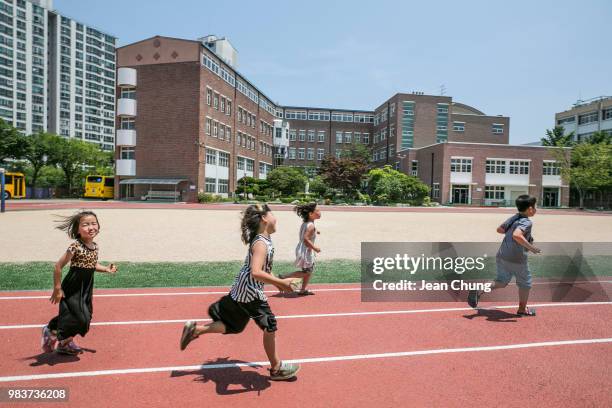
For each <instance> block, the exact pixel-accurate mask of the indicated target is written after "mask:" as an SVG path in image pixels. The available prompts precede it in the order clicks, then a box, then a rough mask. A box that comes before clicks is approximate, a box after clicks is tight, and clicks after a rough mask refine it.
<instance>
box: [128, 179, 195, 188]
mask: <svg viewBox="0 0 612 408" xmlns="http://www.w3.org/2000/svg"><path fill="white" fill-rule="evenodd" d="M183 181H189V180H187V179H171V178H146V179H143V178H133V179H126V180H121V181H120V182H119V184H148V185H152V184H155V185H173V186H176V185H177V184H179V183H182V182H183Z"/></svg>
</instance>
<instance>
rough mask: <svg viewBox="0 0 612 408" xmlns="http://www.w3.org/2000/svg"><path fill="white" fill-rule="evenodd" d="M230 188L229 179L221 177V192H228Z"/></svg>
mask: <svg viewBox="0 0 612 408" xmlns="http://www.w3.org/2000/svg"><path fill="white" fill-rule="evenodd" d="M228 190H229V180H226V179H219V194H226V193H227V192H228Z"/></svg>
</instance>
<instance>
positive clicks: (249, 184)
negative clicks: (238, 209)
mask: <svg viewBox="0 0 612 408" xmlns="http://www.w3.org/2000/svg"><path fill="white" fill-rule="evenodd" d="M245 186H246V192H247V194H253V195H258V194H263V193H264V192H265V191H266V189H267V188H268V181H267V180H261V179H256V178H254V177H242V178H241V179H240V180H238V181H237V182H236V193H237V194H244V191H245Z"/></svg>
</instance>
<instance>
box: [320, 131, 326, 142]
mask: <svg viewBox="0 0 612 408" xmlns="http://www.w3.org/2000/svg"><path fill="white" fill-rule="evenodd" d="M323 142H325V132H321V131H319V143H323Z"/></svg>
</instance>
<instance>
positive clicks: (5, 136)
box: [0, 119, 28, 163]
mask: <svg viewBox="0 0 612 408" xmlns="http://www.w3.org/2000/svg"><path fill="white" fill-rule="evenodd" d="M27 148H28V143H27V140H26V137H25V136H24V135H22V134H21V133H19V131H18V130H17V129H15V128H14V127H12V126H11V125H9V124H8V123H6V122H5V121H4V120H2V119H0V163H2V162H3V161H4V160H5V159H15V160H19V159H23V157H24V155H25V153H26V150H27Z"/></svg>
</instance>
